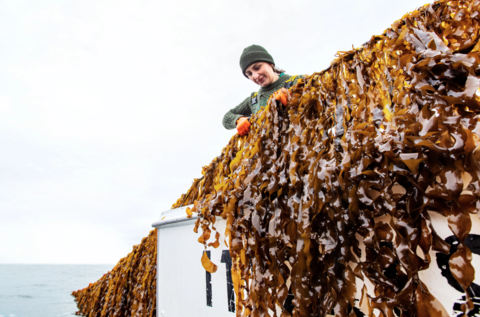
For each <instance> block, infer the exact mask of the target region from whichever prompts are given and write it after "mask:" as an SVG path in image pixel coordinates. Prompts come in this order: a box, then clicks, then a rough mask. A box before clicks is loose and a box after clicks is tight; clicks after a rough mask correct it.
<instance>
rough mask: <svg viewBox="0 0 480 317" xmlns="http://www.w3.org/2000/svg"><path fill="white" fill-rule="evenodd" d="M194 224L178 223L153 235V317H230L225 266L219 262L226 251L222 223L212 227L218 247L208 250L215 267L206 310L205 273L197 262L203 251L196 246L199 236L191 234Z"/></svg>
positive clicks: (232, 314) (200, 246)
mask: <svg viewBox="0 0 480 317" xmlns="http://www.w3.org/2000/svg"><path fill="white" fill-rule="evenodd" d="M161 218H162V217H161ZM194 223H195V221H194V220H190V221H186V222H180V223H178V225H177V226H172V225H167V226H162V227H159V229H158V231H157V232H158V233H157V234H158V242H157V243H158V249H157V317H160V316H161V317H179V316H209V317H211V316H219V317H221V316H230V317H233V316H235V314H234V313H232V312H229V311H228V299H227V276H226V266H225V263H221V262H220V259H221V256H222V251H223V250H228V248H227V247H226V246H225V244H224V242H223V239H224V232H225V221H224V220H223V219H221V218H220V219H218V218H217V222H216V224H215V227H216V228H217V229H218V231H219V232H220V234H221V237H220V247H218V249H213V248H208V250H210V251H211V260H212V262H214V263H215V264H216V265H217V266H218V269H217V272H215V273H213V274H212V304H213V305H212V307H208V306H207V294H206V271H205V269H204V268H203V266H202V263H201V261H200V260H201V257H202V252H203V250H204V247H203V245H201V244H200V243H198V242H197V239H198V237H199V236H200V234H196V233H194V232H193V227H194ZM199 232H201V229H199ZM214 236H215V233H212V237H214ZM212 242H213V240H212Z"/></svg>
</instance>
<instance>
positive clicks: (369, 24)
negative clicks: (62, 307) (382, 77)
mask: <svg viewBox="0 0 480 317" xmlns="http://www.w3.org/2000/svg"><path fill="white" fill-rule="evenodd" d="M423 4H425V0H420V1H419V0H402V1H398V0H378V1H374V0H362V1H360V0H359V1H354V0H350V1H345V0H335V1H323V0H316V1H308V0H290V1H279V0H272V1H261V0H255V1H250V0H247V1H245V0H244V1H229V0H224V1H200V0H192V1H189V0H179V1H159V0H157V1H147V0H130V1H119V0H115V1H101V0H95V1H93V0H82V1H51V0H42V1H37V0H28V1H24V0H0V263H51V264H55V263H110V264H115V263H116V262H117V261H118V260H119V259H120V258H122V257H124V256H125V255H127V254H128V253H129V252H130V251H131V248H132V246H133V245H134V244H138V243H139V242H140V241H141V239H142V237H144V236H146V235H147V234H148V232H149V231H150V230H151V229H152V228H151V224H152V222H154V221H156V220H157V219H158V217H159V215H160V212H162V211H164V210H167V209H169V208H170V206H171V205H172V204H173V203H174V202H175V201H176V200H177V198H179V197H180V195H181V194H182V193H184V192H185V191H186V190H187V189H188V188H189V187H190V185H191V183H192V181H193V178H195V177H199V176H200V172H201V167H202V166H203V165H207V164H208V163H210V161H211V160H212V159H213V158H214V157H215V156H218V155H219V154H220V151H221V149H222V148H223V147H224V146H225V145H226V144H227V142H228V140H229V139H230V137H231V136H232V135H233V134H234V133H235V131H233V130H230V131H227V130H225V129H224V128H223V126H222V123H221V121H222V118H223V115H224V114H225V112H226V111H227V110H229V109H231V108H233V107H234V106H236V105H237V104H238V103H240V102H241V101H242V100H243V99H244V98H246V97H247V96H248V95H249V93H250V92H252V91H256V90H258V86H256V85H255V84H253V83H251V82H249V81H248V80H247V79H245V78H244V77H243V75H242V74H241V71H240V68H239V66H238V60H239V57H240V54H241V53H242V50H243V48H245V47H246V46H249V45H251V44H259V45H262V46H264V47H265V48H266V49H267V50H268V51H269V52H270V53H271V54H272V55H273V57H274V59H275V61H276V64H277V66H279V67H280V68H283V69H285V70H287V73H288V74H291V75H295V74H311V73H313V72H315V71H321V70H323V69H325V68H327V67H328V66H329V64H330V62H331V61H332V60H333V59H334V55H335V53H336V52H337V51H345V50H349V49H351V48H352V45H354V46H355V47H358V46H360V45H361V44H362V43H364V42H366V41H368V40H369V39H370V37H371V36H372V35H374V34H381V33H382V32H383V31H384V30H385V29H386V28H388V27H389V26H390V24H391V23H393V22H394V21H395V20H397V19H399V18H401V17H402V16H403V15H404V14H405V13H407V12H410V11H413V10H414V9H415V8H417V7H419V6H420V5H423ZM194 243H195V242H194Z"/></svg>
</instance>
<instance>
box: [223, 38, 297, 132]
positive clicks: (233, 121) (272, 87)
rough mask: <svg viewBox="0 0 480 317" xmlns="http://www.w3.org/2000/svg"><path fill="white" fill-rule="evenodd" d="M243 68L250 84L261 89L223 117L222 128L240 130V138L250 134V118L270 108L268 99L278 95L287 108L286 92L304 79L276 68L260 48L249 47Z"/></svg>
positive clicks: (241, 57)
mask: <svg viewBox="0 0 480 317" xmlns="http://www.w3.org/2000/svg"><path fill="white" fill-rule="evenodd" d="M240 68H241V69H242V73H243V75H244V76H245V77H247V78H248V79H249V80H251V81H253V82H254V83H255V84H257V85H259V86H260V89H259V90H258V92H253V93H251V94H250V96H249V97H247V98H246V99H245V100H244V101H242V102H241V103H240V104H239V105H238V106H236V107H235V108H233V109H230V110H229V111H228V112H227V113H226V114H225V116H224V117H223V121H222V123H223V126H224V127H225V128H226V129H228V130H231V129H235V128H237V132H238V134H240V135H246V134H247V133H248V132H249V130H250V122H249V121H248V119H249V117H250V116H251V115H253V114H255V113H257V112H258V111H260V110H261V109H262V108H263V107H265V106H266V105H267V100H268V98H269V97H270V96H271V95H272V94H275V99H277V100H279V101H281V102H282V103H283V104H284V105H286V104H287V94H288V93H287V90H286V89H288V88H290V87H291V86H292V85H294V84H295V83H296V82H297V80H298V79H299V78H302V77H303V76H290V75H287V74H285V71H283V70H281V69H279V68H277V67H276V66H275V61H274V60H273V57H272V56H271V55H270V54H269V53H268V52H267V50H266V49H265V48H263V47H262V46H260V45H250V46H248V47H246V48H245V49H244V50H243V53H242V55H241V56H240Z"/></svg>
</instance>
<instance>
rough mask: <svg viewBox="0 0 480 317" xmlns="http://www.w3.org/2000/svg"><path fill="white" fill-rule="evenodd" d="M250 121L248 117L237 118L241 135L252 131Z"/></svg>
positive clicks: (238, 130)
mask: <svg viewBox="0 0 480 317" xmlns="http://www.w3.org/2000/svg"><path fill="white" fill-rule="evenodd" d="M250 126H251V124H250V122H248V118H245V117H241V118H239V119H238V120H237V132H238V134H240V135H246V134H247V133H248V131H250Z"/></svg>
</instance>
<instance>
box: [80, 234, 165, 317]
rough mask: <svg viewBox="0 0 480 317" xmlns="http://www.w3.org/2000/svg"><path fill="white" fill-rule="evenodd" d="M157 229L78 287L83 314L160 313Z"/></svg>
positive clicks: (147, 315)
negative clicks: (97, 276)
mask: <svg viewBox="0 0 480 317" xmlns="http://www.w3.org/2000/svg"><path fill="white" fill-rule="evenodd" d="M156 257H157V230H152V231H150V234H149V235H148V236H147V237H145V238H143V239H142V242H141V243H140V244H139V245H136V246H134V247H133V250H132V252H131V253H129V254H128V255H127V256H126V257H124V258H122V259H121V260H120V261H119V262H118V263H117V265H116V266H115V267H114V268H113V270H112V271H111V272H108V273H107V274H104V275H103V277H102V278H100V279H99V280H98V281H97V282H95V283H91V284H90V285H88V287H86V288H84V289H82V290H78V291H74V292H73V293H72V295H73V296H74V297H75V301H76V302H77V306H78V309H79V311H78V312H77V313H76V315H80V316H82V315H83V316H138V317H155V316H156V315H155V314H156V310H155V307H156V297H155V295H156V273H157V265H156Z"/></svg>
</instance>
